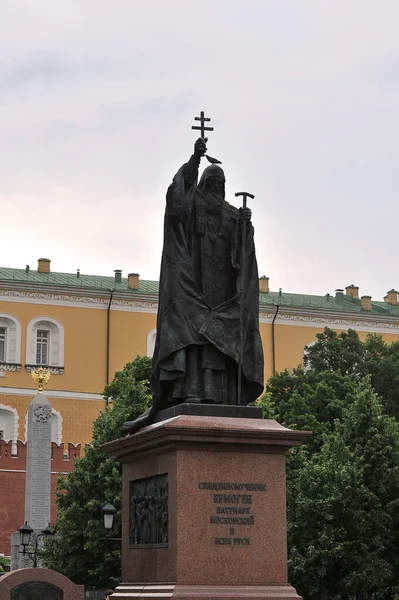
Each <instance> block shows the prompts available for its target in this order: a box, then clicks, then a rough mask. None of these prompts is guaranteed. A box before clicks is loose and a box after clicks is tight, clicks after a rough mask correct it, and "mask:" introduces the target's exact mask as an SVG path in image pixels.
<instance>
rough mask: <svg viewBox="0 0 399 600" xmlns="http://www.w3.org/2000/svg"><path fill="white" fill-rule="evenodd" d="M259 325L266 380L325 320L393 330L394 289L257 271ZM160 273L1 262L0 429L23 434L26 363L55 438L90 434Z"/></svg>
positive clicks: (149, 328) (28, 387)
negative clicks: (293, 284)
mask: <svg viewBox="0 0 399 600" xmlns="http://www.w3.org/2000/svg"><path fill="white" fill-rule="evenodd" d="M260 288H261V294H260V331H261V336H262V340H263V348H264V354H265V380H267V378H268V377H270V375H272V373H273V371H280V370H282V369H284V368H292V367H295V366H297V365H298V364H300V363H301V361H302V357H303V351H304V347H305V345H307V344H309V343H312V342H313V341H314V340H315V336H316V333H318V332H320V331H322V330H323V328H324V327H325V326H326V325H327V326H329V327H331V328H333V329H336V330H338V331H343V330H347V329H349V328H352V329H356V330H357V331H358V332H359V335H360V336H361V337H362V338H364V337H365V336H366V335H367V333H368V332H376V333H381V334H382V335H383V337H384V339H385V340H386V341H387V342H391V341H394V340H397V339H399V307H398V293H397V292H396V291H394V290H391V291H390V292H388V294H387V296H386V297H385V299H384V301H381V302H372V301H371V298H370V297H369V296H363V297H362V298H361V299H359V298H358V288H356V287H355V286H348V287H347V288H346V293H344V292H343V291H337V292H336V293H335V295H329V294H327V295H326V296H309V295H300V294H286V293H281V292H271V291H269V285H268V278H266V277H262V278H261V279H260ZM157 293H158V283H157V282H156V281H140V280H139V276H138V275H137V274H129V275H128V277H127V278H123V277H122V273H121V272H120V271H115V273H114V276H113V277H105V276H90V275H83V274H80V273H79V272H77V273H74V274H67V273H57V272H52V271H51V268H50V260H48V259H39V261H38V266H37V269H36V268H35V269H30V268H29V267H26V269H7V268H1V269H0V437H3V438H4V439H6V440H9V439H12V440H13V441H15V442H16V440H17V439H21V440H25V439H26V415H27V407H28V404H29V402H30V401H31V399H32V396H33V395H34V393H35V390H34V389H33V383H32V379H31V376H30V370H31V368H32V366H36V365H40V364H42V365H47V366H48V367H49V368H50V370H51V372H52V377H51V379H50V383H49V386H48V389H47V392H46V393H47V395H48V396H49V398H50V401H51V404H52V407H53V419H52V423H53V441H55V442H57V443H61V442H66V443H68V442H72V443H74V444H77V443H82V445H84V444H86V443H88V442H89V441H90V440H91V430H92V424H93V421H94V420H95V419H96V417H97V416H98V415H99V413H100V411H101V410H102V409H103V408H104V406H105V400H104V398H103V397H102V391H103V389H104V386H105V385H106V383H108V382H109V381H111V380H112V378H113V376H114V373H115V371H117V370H120V369H122V368H123V367H124V365H125V364H126V362H128V361H130V360H132V359H133V358H135V357H136V356H137V355H138V354H141V355H142V354H148V355H151V354H152V351H153V347H154V342H155V333H156V332H155V326H156V312H157Z"/></svg>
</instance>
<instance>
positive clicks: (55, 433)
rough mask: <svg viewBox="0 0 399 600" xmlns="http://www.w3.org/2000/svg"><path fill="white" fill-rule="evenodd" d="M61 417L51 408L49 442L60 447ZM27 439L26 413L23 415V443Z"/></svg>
mask: <svg viewBox="0 0 399 600" xmlns="http://www.w3.org/2000/svg"><path fill="white" fill-rule="evenodd" d="M62 421H63V419H62V415H61V413H60V412H59V411H58V410H55V408H51V441H52V442H55V443H56V444H58V445H60V444H61V442H62ZM27 439H28V411H26V415H25V441H26V440H27Z"/></svg>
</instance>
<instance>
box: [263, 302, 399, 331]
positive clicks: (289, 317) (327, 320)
mask: <svg viewBox="0 0 399 600" xmlns="http://www.w3.org/2000/svg"><path fill="white" fill-rule="evenodd" d="M288 311H289V312H288ZM275 313H276V307H274V310H270V311H269V307H265V306H262V307H261V312H260V313H259V321H260V322H261V323H271V322H272V321H273V318H274V315H275ZM365 316H366V315H365V314H364V313H360V314H358V313H350V314H348V313H339V312H336V311H331V313H326V312H325V311H317V310H314V311H311V310H309V309H297V310H295V311H294V310H293V309H292V308H291V309H288V308H287V307H280V310H279V311H278V313H277V317H276V320H275V325H286V326H293V327H313V328H315V329H324V327H330V328H332V329H342V330H345V331H346V330H348V329H355V330H356V331H365V332H367V333H391V334H394V335H398V334H399V319H397V320H396V319H395V317H392V316H391V315H390V316H385V315H378V316H377V315H367V317H368V319H367V320H365ZM395 321H396V322H395Z"/></svg>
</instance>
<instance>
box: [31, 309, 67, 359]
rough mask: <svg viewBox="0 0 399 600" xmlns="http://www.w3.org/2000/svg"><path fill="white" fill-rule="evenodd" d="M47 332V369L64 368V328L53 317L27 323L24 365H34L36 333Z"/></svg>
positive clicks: (39, 318) (36, 319) (44, 317)
mask: <svg viewBox="0 0 399 600" xmlns="http://www.w3.org/2000/svg"><path fill="white" fill-rule="evenodd" d="M42 330H44V331H49V332H50V334H49V344H48V358H47V363H48V366H49V367H63V366H64V338H65V335H64V327H63V326H62V325H61V323H60V322H59V321H57V320H56V319H53V317H46V316H43V317H35V318H34V319H32V320H31V321H30V322H29V323H28V327H27V330H26V364H27V365H36V364H37V362H36V350H37V332H38V331H42Z"/></svg>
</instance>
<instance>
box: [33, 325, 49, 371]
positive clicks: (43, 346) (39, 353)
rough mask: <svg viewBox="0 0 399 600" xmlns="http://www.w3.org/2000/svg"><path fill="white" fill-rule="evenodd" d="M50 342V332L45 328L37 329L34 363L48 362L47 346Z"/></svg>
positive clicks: (42, 363) (45, 363) (43, 363)
mask: <svg viewBox="0 0 399 600" xmlns="http://www.w3.org/2000/svg"><path fill="white" fill-rule="evenodd" d="M49 342H50V332H49V331H46V330H45V329H38V330H37V334H36V364H37V365H47V364H48V347H49Z"/></svg>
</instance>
